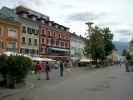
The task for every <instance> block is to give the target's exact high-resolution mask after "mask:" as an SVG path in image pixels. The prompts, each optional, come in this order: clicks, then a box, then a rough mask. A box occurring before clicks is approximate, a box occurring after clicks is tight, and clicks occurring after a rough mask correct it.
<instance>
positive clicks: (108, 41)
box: [102, 27, 115, 56]
mask: <svg viewBox="0 0 133 100" xmlns="http://www.w3.org/2000/svg"><path fill="white" fill-rule="evenodd" d="M102 34H103V36H104V50H105V56H108V55H109V54H111V53H112V50H113V49H115V46H114V44H113V43H112V40H113V34H112V33H111V31H110V29H109V28H108V27H106V28H103V29H102Z"/></svg>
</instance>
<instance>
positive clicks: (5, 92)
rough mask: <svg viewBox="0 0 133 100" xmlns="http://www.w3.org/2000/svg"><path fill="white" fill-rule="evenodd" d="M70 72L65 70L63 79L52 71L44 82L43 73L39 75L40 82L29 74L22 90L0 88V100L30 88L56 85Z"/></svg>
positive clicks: (57, 71) (55, 71) (57, 72)
mask: <svg viewBox="0 0 133 100" xmlns="http://www.w3.org/2000/svg"><path fill="white" fill-rule="evenodd" d="M70 72H71V71H70V70H68V69H67V70H65V71H64V74H65V75H64V77H60V75H59V70H52V71H51V72H50V80H48V81H47V80H45V72H42V73H41V80H36V79H35V75H34V74H29V75H28V76H27V79H26V85H25V86H24V87H22V88H17V89H6V88H1V87H0V99H2V98H5V97H8V96H12V95H15V94H17V93H21V92H23V91H27V90H29V89H32V88H39V87H41V86H42V85H47V84H54V83H57V82H58V81H61V80H62V79H65V78H66V77H68V75H67V74H69V73H70Z"/></svg>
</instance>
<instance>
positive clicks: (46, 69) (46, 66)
mask: <svg viewBox="0 0 133 100" xmlns="http://www.w3.org/2000/svg"><path fill="white" fill-rule="evenodd" d="M45 71H46V80H50V77H49V71H50V67H49V65H48V62H46V65H45Z"/></svg>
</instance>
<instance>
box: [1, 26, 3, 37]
mask: <svg viewBox="0 0 133 100" xmlns="http://www.w3.org/2000/svg"><path fill="white" fill-rule="evenodd" d="M2 33H3V31H2V27H0V37H2V35H3V34H2Z"/></svg>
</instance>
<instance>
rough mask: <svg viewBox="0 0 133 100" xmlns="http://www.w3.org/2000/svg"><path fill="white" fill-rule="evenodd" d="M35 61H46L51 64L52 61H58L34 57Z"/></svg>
mask: <svg viewBox="0 0 133 100" xmlns="http://www.w3.org/2000/svg"><path fill="white" fill-rule="evenodd" d="M32 60H33V61H46V62H50V61H56V60H53V59H49V58H40V57H32Z"/></svg>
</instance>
